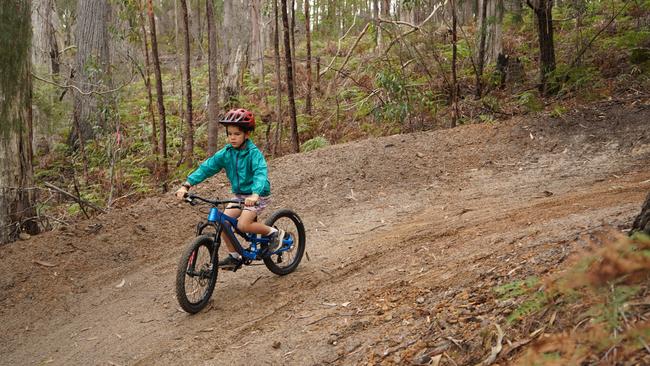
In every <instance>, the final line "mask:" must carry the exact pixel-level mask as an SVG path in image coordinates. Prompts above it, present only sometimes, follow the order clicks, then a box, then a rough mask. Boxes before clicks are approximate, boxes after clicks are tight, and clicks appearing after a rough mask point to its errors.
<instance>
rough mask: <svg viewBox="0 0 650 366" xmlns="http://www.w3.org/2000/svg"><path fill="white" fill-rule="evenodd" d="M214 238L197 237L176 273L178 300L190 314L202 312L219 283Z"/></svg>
mask: <svg viewBox="0 0 650 366" xmlns="http://www.w3.org/2000/svg"><path fill="white" fill-rule="evenodd" d="M215 250H216V248H215V243H214V240H213V239H212V237H210V236H207V235H201V236H198V237H196V238H195V239H194V240H193V241H192V242H191V243H190V244H189V245H188V246H187V249H185V252H184V253H183V255H182V256H181V259H180V261H179V262H178V268H177V271H176V298H177V299H178V303H179V304H180V306H181V308H183V310H185V311H187V312H188V313H190V314H195V313H198V312H199V311H201V309H203V308H204V307H205V306H206V305H207V304H208V301H209V300H210V296H212V291H213V290H214V285H215V284H216V283H217V272H218V270H217V263H218V255H217V253H215V255H214V263H213V262H212V253H213V252H214V251H215Z"/></svg>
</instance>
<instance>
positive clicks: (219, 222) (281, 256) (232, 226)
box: [176, 194, 305, 314]
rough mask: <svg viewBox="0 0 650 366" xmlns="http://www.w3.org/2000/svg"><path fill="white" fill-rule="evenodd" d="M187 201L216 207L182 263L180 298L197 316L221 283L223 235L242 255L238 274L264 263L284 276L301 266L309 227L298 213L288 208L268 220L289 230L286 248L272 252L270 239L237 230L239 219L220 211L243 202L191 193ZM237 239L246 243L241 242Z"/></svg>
mask: <svg viewBox="0 0 650 366" xmlns="http://www.w3.org/2000/svg"><path fill="white" fill-rule="evenodd" d="M185 200H186V201H187V202H189V203H190V204H191V205H193V206H194V205H197V204H199V203H201V202H203V203H207V204H209V205H211V206H212V207H211V208H210V212H209V214H208V220H207V222H199V223H198V224H197V226H196V238H194V240H192V242H191V243H190V244H189V245H188V246H187V248H186V249H185V252H184V253H183V255H182V256H181V259H180V261H179V262H178V269H177V272H176V298H177V299H178V303H179V304H180V306H181V308H183V310H185V311H186V312H188V313H190V314H195V313H197V312H199V311H201V309H203V308H204V307H205V306H206V305H207V304H208V301H209V300H210V296H212V292H213V291H214V286H215V284H216V283H217V273H218V265H217V264H218V263H219V246H220V245H221V235H222V233H223V234H224V235H225V236H226V237H227V238H228V239H229V241H230V242H231V243H232V244H233V246H234V247H235V249H236V250H237V252H238V253H239V254H240V255H241V261H240V263H239V264H238V265H237V266H236V267H235V268H234V271H237V270H238V269H239V268H241V267H242V266H244V265H250V264H252V263H253V262H254V261H259V260H262V261H264V264H265V265H266V267H267V268H268V269H269V270H270V271H271V272H273V273H275V274H277V275H280V276H283V275H287V274H289V273H291V272H293V271H295V270H296V268H297V267H298V264H300V260H301V259H302V256H303V254H304V253H305V226H304V225H303V223H302V221H301V220H300V217H299V216H298V214H296V213H295V212H293V211H291V210H288V209H282V210H278V211H275V212H273V214H271V216H270V217H269V218H268V219H267V220H266V221H265V224H266V225H268V226H274V227H276V228H278V229H283V230H284V231H285V235H284V238H283V240H282V245H281V246H280V247H279V248H278V249H277V250H275V251H273V252H270V251H269V243H270V238H269V237H266V236H261V235H257V234H248V233H244V232H241V231H240V230H239V229H237V219H236V218H234V217H230V216H228V215H226V214H225V213H224V212H223V209H220V208H219V207H220V206H224V205H227V204H235V205H236V206H234V208H239V209H241V208H243V201H241V200H209V199H205V198H202V197H199V196H197V195H195V194H188V195H187V196H186V197H185ZM230 207H231V208H232V207H233V206H230ZM206 229H209V230H206ZM235 234H237V235H235ZM237 236H239V237H241V238H242V239H243V240H242V241H241V242H240V240H239V239H238V238H237Z"/></svg>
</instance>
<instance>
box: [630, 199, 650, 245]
mask: <svg viewBox="0 0 650 366" xmlns="http://www.w3.org/2000/svg"><path fill="white" fill-rule="evenodd" d="M635 231H641V232H644V233H646V234H648V235H650V193H648V196H646V198H645V202H644V203H643V206H641V212H640V213H639V215H637V217H636V218H635V219H634V223H633V224H632V230H631V231H630V234H632V233H634V232H635Z"/></svg>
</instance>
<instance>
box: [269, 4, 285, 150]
mask: <svg viewBox="0 0 650 366" xmlns="http://www.w3.org/2000/svg"><path fill="white" fill-rule="evenodd" d="M272 1H273V52H274V53H273V56H274V57H273V61H274V62H275V98H276V106H275V118H276V123H277V126H276V128H275V139H274V140H275V143H274V144H273V155H277V153H278V147H279V145H280V139H281V137H282V120H283V117H284V116H283V115H282V75H281V71H280V27H279V26H278V0H272Z"/></svg>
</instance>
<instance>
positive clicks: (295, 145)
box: [282, 0, 300, 153]
mask: <svg viewBox="0 0 650 366" xmlns="http://www.w3.org/2000/svg"><path fill="white" fill-rule="evenodd" d="M282 24H283V26H284V55H285V62H286V67H287V92H288V94H289V116H290V117H291V146H292V151H293V152H294V153H297V152H299V151H300V140H299V137H298V122H297V120H296V101H295V100H294V92H293V65H292V62H291V52H292V50H291V41H290V33H291V29H289V16H288V14H287V0H282Z"/></svg>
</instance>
